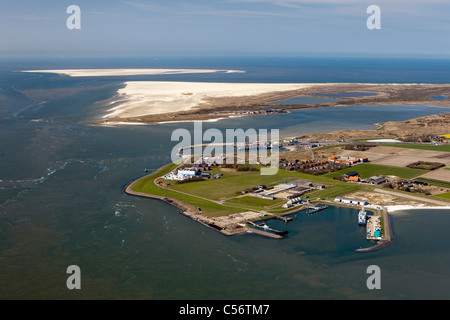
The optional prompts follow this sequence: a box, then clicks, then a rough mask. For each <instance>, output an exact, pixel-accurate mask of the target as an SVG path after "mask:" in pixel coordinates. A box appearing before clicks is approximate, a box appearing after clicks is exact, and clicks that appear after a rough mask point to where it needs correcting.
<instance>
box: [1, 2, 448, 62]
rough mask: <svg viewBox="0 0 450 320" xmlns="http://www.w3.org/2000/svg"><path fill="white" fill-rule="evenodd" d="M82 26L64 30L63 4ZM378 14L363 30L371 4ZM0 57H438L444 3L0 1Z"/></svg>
mask: <svg viewBox="0 0 450 320" xmlns="http://www.w3.org/2000/svg"><path fill="white" fill-rule="evenodd" d="M72 4H75V5H78V6H79V7H80V8H81V30H69V29H68V28H67V27H66V20H67V18H68V17H69V14H67V13H66V9H67V7H68V6H69V5H72ZM372 4H376V5H378V6H379V7H380V8H381V29H380V30H369V29H368V28H367V27H366V20H367V18H368V17H369V16H370V14H367V13H366V10H367V7H368V6H370V5H372ZM0 6H1V8H0V9H1V10H0V55H1V56H41V55H42V56H61V55H65V56H94V55H95V56H102V55H105V56H121V55H137V56H157V55H175V56H180V55H181V56H183V55H220V56H227V55H236V56H239V55H258V56H264V55H266V56H267V55H309V56H314V55H329V56H333V55H352V56H365V55H370V56H377V55H397V56H398V55H400V56H406V55H408V56H409V55H413V56H414V55H418V56H421V55H423V56H429V55H439V56H444V57H450V41H449V40H450V19H449V18H448V14H449V13H450V0H421V1H418V0H379V1H372V0H371V1H367V0H316V1H307V0H185V1H181V0H71V1H67V0H39V1H35V0H1V2H0Z"/></svg>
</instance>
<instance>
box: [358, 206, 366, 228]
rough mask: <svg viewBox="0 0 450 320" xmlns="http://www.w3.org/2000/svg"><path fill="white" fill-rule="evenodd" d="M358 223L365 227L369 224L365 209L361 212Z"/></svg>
mask: <svg viewBox="0 0 450 320" xmlns="http://www.w3.org/2000/svg"><path fill="white" fill-rule="evenodd" d="M358 223H359V225H360V226H365V225H366V223H367V212H366V211H365V210H364V207H362V208H361V210H359V213H358Z"/></svg>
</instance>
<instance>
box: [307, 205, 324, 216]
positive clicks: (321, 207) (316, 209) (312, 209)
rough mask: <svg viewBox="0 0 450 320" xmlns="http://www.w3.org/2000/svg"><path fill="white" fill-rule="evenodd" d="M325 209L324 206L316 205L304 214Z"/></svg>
mask: <svg viewBox="0 0 450 320" xmlns="http://www.w3.org/2000/svg"><path fill="white" fill-rule="evenodd" d="M327 208H328V206H327V205H326V204H318V205H317V206H310V207H309V209H308V210H307V211H306V214H313V213H316V212H319V211H322V210H325V209H327Z"/></svg>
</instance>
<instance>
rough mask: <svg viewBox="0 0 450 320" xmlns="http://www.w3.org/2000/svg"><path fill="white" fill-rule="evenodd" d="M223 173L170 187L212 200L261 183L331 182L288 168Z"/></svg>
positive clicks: (239, 192)
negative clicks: (269, 170) (274, 172)
mask: <svg viewBox="0 0 450 320" xmlns="http://www.w3.org/2000/svg"><path fill="white" fill-rule="evenodd" d="M217 170H218V169H217ZM221 172H222V171H221ZM214 173H216V171H213V173H212V174H214ZM222 173H223V176H222V177H221V178H220V179H208V180H204V181H201V182H194V183H183V184H176V183H174V184H172V185H171V186H170V188H171V189H173V190H177V191H181V192H187V193H190V194H193V195H196V196H199V197H204V198H208V199H211V200H223V199H229V198H232V197H234V196H236V195H239V194H241V191H243V190H245V189H247V188H253V187H257V186H259V185H266V186H267V187H269V186H273V185H276V184H280V183H285V182H286V181H293V180H298V179H304V180H307V181H312V182H318V183H323V184H327V183H330V179H327V178H323V177H320V176H319V177H316V176H312V175H308V174H304V173H300V172H290V171H286V170H278V173H277V174H275V175H261V174H260V172H258V171H236V172H222ZM331 182H332V183H335V181H332V180H331Z"/></svg>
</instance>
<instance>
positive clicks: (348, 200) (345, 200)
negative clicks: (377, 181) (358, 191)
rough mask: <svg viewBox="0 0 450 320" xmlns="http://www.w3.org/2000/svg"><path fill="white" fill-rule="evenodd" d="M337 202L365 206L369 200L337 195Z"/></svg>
mask: <svg viewBox="0 0 450 320" xmlns="http://www.w3.org/2000/svg"><path fill="white" fill-rule="evenodd" d="M334 202H335V203H345V204H354V205H358V206H365V205H368V204H369V201H367V200H362V199H354V198H346V197H337V198H335V199H334Z"/></svg>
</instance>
